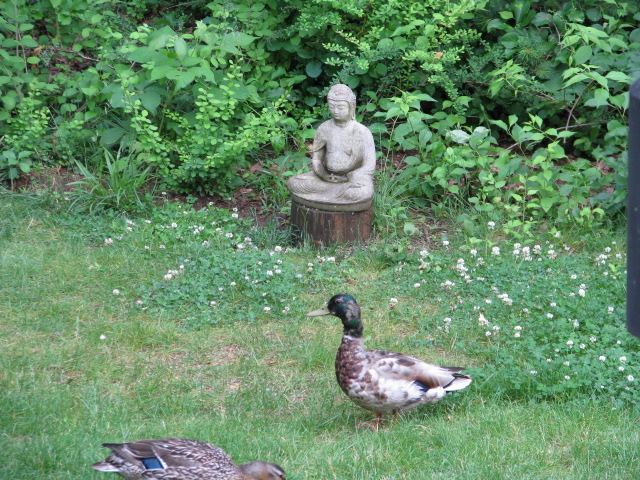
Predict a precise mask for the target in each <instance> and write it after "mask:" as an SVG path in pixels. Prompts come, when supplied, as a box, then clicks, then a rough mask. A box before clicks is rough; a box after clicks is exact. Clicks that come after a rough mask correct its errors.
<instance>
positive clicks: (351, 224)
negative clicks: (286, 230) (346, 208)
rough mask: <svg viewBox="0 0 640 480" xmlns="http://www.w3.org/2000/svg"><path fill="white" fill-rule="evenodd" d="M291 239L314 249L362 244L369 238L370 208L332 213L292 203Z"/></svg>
mask: <svg viewBox="0 0 640 480" xmlns="http://www.w3.org/2000/svg"><path fill="white" fill-rule="evenodd" d="M291 225H292V227H293V235H294V240H295V241H297V242H301V241H304V240H308V241H310V242H311V243H313V244H314V245H316V246H317V247H322V246H324V245H329V244H331V243H350V242H364V241H367V240H368V239H369V237H370V236H371V231H372V228H373V207H372V206H371V207H369V208H368V209H367V210H362V211H359V212H335V211H328V210H320V209H317V208H312V207H308V206H305V205H301V204H299V203H297V202H295V201H292V202H291Z"/></svg>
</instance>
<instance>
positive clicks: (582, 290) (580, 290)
mask: <svg viewBox="0 0 640 480" xmlns="http://www.w3.org/2000/svg"><path fill="white" fill-rule="evenodd" d="M585 294H586V292H585V290H584V288H581V289H579V290H578V295H580V296H581V297H584V296H585Z"/></svg>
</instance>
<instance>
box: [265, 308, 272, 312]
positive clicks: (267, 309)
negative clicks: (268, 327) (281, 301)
mask: <svg viewBox="0 0 640 480" xmlns="http://www.w3.org/2000/svg"><path fill="white" fill-rule="evenodd" d="M263 310H264V311H265V312H270V311H271V307H264V308H263Z"/></svg>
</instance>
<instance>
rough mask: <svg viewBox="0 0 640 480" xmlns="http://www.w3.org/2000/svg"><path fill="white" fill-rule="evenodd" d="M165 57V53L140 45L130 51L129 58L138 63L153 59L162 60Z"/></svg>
mask: <svg viewBox="0 0 640 480" xmlns="http://www.w3.org/2000/svg"><path fill="white" fill-rule="evenodd" d="M165 58H166V56H165V55H163V54H162V53H160V52H157V51H156V50H154V49H153V48H151V47H138V48H136V49H135V50H134V51H132V52H131V53H129V59H130V60H132V61H134V62H137V63H148V62H151V61H156V62H157V61H160V62H161V61H162V60H164V59H165Z"/></svg>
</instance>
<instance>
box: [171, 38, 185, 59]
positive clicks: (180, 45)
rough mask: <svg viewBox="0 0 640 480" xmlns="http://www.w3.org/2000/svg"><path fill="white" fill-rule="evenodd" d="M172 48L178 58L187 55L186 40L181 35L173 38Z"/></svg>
mask: <svg viewBox="0 0 640 480" xmlns="http://www.w3.org/2000/svg"><path fill="white" fill-rule="evenodd" d="M173 48H174V49H175V51H176V55H177V56H178V58H184V57H186V55H187V42H185V41H184V39H183V38H182V37H177V38H175V39H174V40H173Z"/></svg>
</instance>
